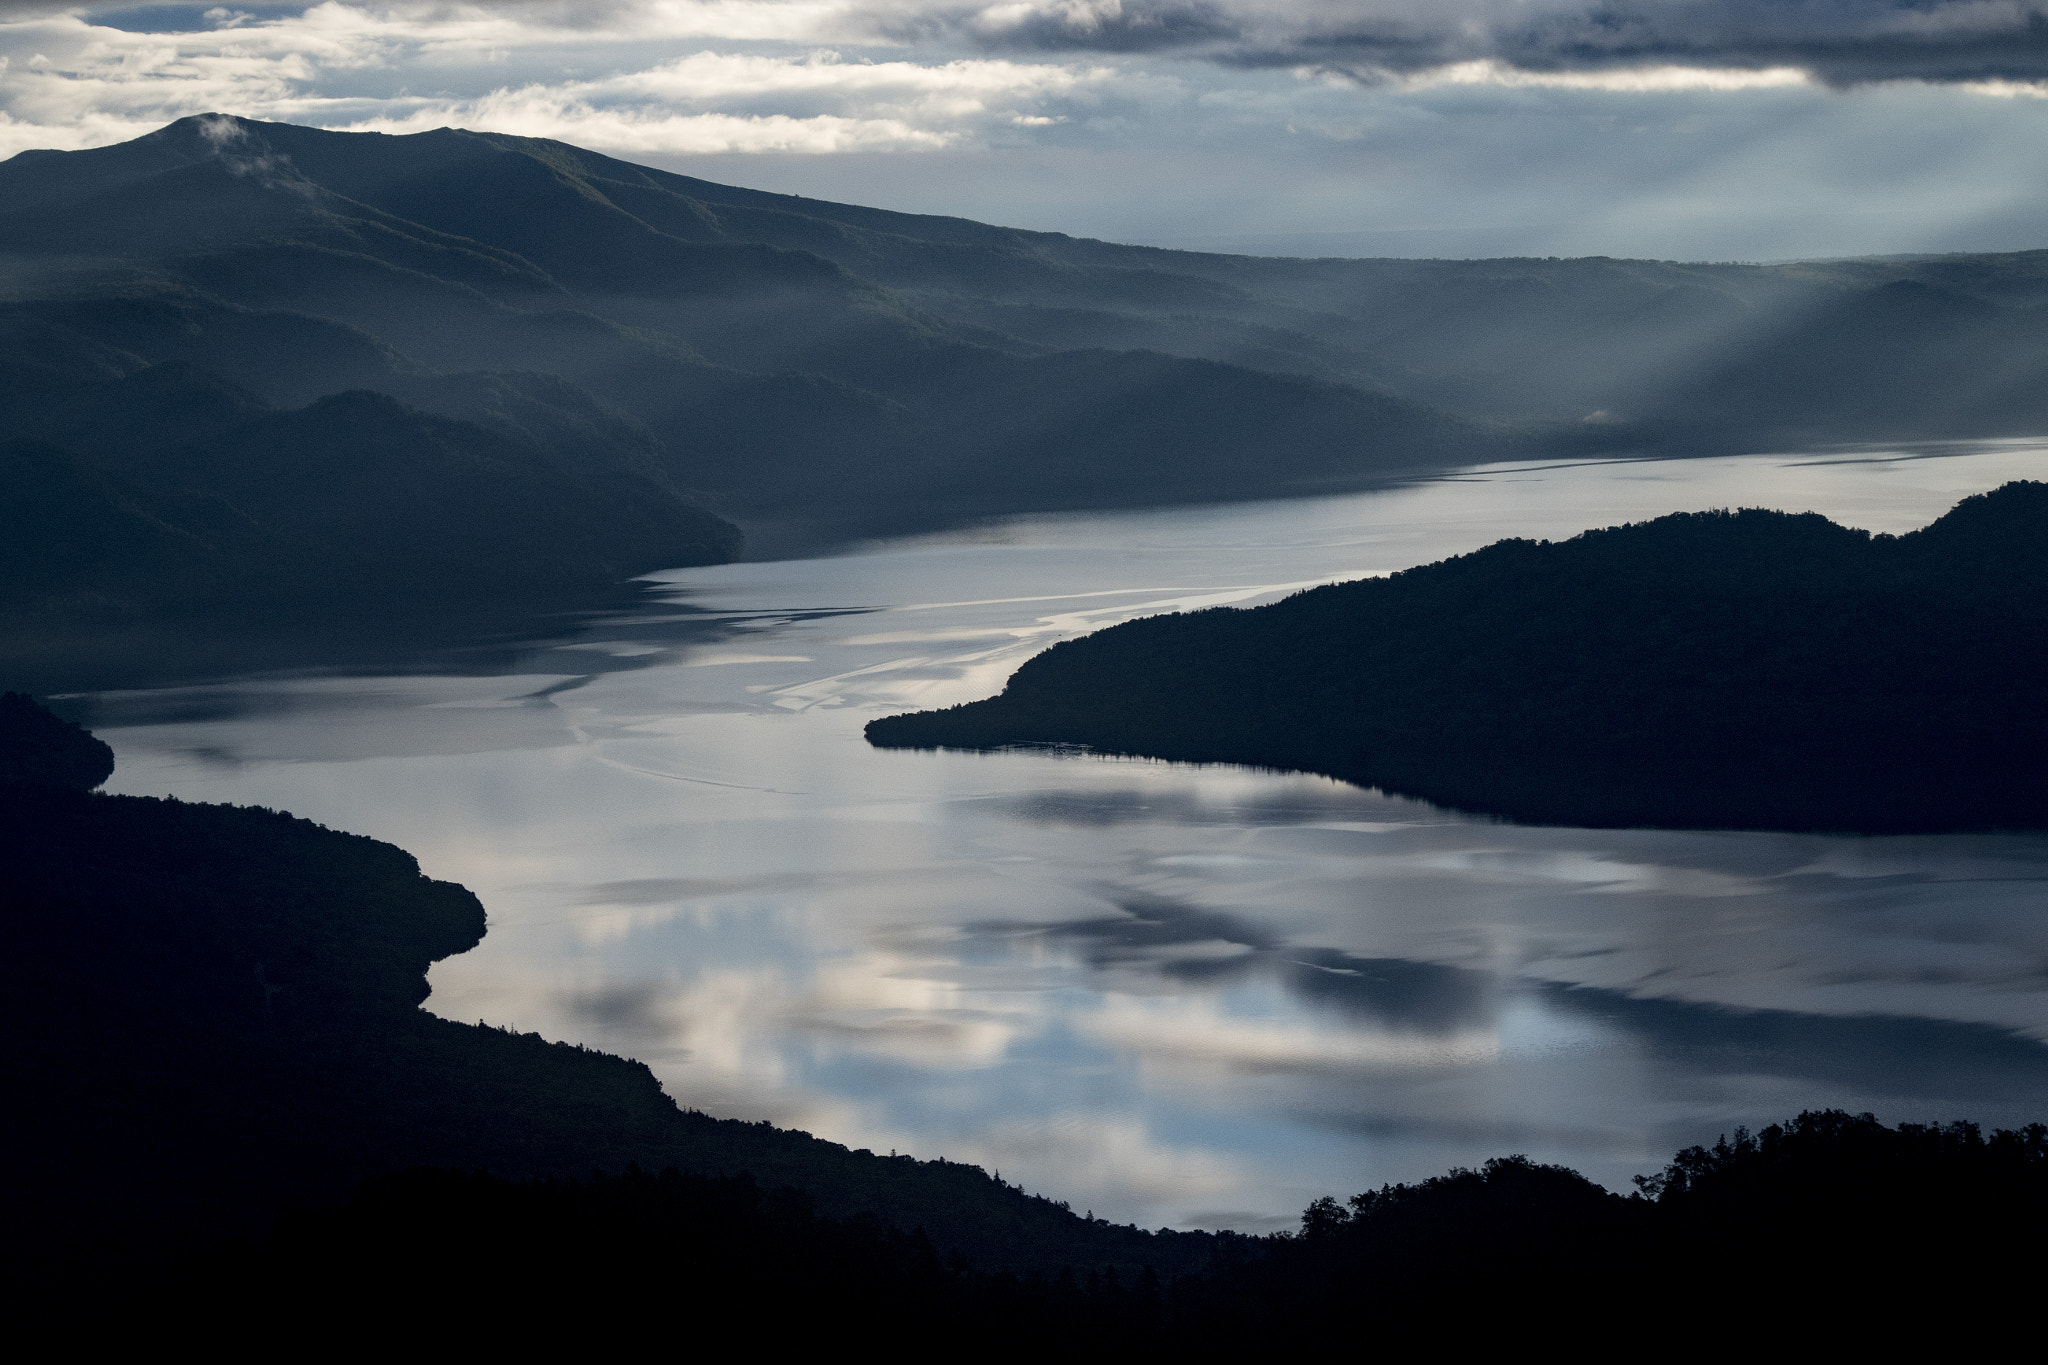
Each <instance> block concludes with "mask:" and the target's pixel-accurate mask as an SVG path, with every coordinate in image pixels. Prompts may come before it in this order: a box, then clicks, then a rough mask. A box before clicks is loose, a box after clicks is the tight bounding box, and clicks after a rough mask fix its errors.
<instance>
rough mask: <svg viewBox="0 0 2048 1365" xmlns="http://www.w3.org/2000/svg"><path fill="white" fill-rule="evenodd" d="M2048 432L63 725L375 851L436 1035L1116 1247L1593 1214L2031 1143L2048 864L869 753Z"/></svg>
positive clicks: (760, 572)
mask: <svg viewBox="0 0 2048 1365" xmlns="http://www.w3.org/2000/svg"><path fill="white" fill-rule="evenodd" d="M2044 472H2048V442H2025V441H2012V442H1999V443H1988V444H1977V445H1972V446H1968V447H1962V446H1955V447H1944V448H1933V449H1920V450H1915V451H1845V452H1842V453H1841V454H1839V455H1822V456H1813V455H1805V456H1744V457H1739V458H1727V459H1712V460H1695V461H1663V462H1643V463H1608V464H1595V465H1578V466H1562V467H1533V466H1528V465H1516V466H1498V467H1492V468H1488V469H1485V470H1479V471H1473V472H1471V473H1469V474H1467V475H1461V476H1458V477H1455V478H1451V479H1446V480H1442V481H1436V482H1429V483H1422V484H1417V485H1414V486H1411V487H1406V488H1402V489H1398V490H1395V491H1391V492H1384V493H1374V494H1360V495H1353V496H1345V497H1337V498H1328V499H1317V500H1311V501H1300V502H1278V503H1264V504H1251V505H1236V506H1228V507H1214V508H1200V509H1192V510H1187V509H1183V510H1175V511H1164V512H1154V513H1142V514H1115V515H1078V516H1057V517H1044V518H1031V519H1025V520H1020V521H1015V522H1008V523H1004V524H1001V525H996V526H991V527H986V528H982V529H981V530H978V531H975V532H971V533H961V534H957V535H951V536H935V537H926V538H921V539H914V540H902V541H894V542H887V543H880V544H875V545H870V546H866V547H862V550H861V552H859V553H855V554H850V555H846V556H842V557H836V558H827V559H814V560H802V561H782V562H771V563H746V564H734V565H727V566H723V567H717V568H708V569H692V570H687V571H679V572H675V573H671V574H666V575H662V576H661V583H662V596H663V598H664V599H665V600H666V601H667V602H668V603H669V605H667V606H656V607H651V608H650V609H648V610H646V611H643V612H640V613H637V614H634V615H631V616H623V617H620V616H614V617H608V618H603V619H599V620H594V621H590V622H586V623H583V624H582V625H580V626H568V625H565V627H564V628H563V630H562V632H561V633H560V634H559V635H557V636H556V637H554V638H551V639H544V640H536V641H534V642H533V643H532V644H531V645H530V647H524V648H520V649H516V650H510V651H504V652H502V653H499V654H493V655H489V656H486V655H481V654H479V655H474V656H459V655H458V656H450V657H449V658H447V659H438V658H437V659H423V660H418V661H415V662H414V664H413V665H412V666H410V667H407V668H403V669H391V670H388V671H386V672H383V673H379V674H373V675H363V674H360V673H353V674H338V673H317V674H306V673H300V674H290V675H277V674H271V675H263V676H251V677H242V678H234V679H228V680H222V681H218V682H213V683H209V684H206V685H201V686H185V687H179V688H166V689H158V690H153V691H131V692H123V693H107V694H100V695H98V696H96V697H93V698H88V699H83V704H84V705H85V706H86V709H87V711H88V712H89V716H90V720H91V723H92V724H93V725H94V726H95V728H96V729H97V730H98V732H99V733H100V734H101V735H102V736H103V737H104V738H106V739H107V740H108V741H109V742H110V743H111V744H112V745H113V746H114V748H115V751H116V753H117V754H118V756H119V760H120V768H119V770H118V771H117V773H116V774H115V777H114V779H113V781H112V783H110V784H109V785H110V789H111V790H116V791H123V792H135V793H153V794H161V793H174V794H176V795H179V796H181V797H185V798H187V799H192V800H206V801H232V802H241V803H254V804H262V805H269V806H276V807H282V808H284V809H288V810H291V811H294V812H296V813H299V814H301V815H304V816H307V817H309V818H312V819H314V820H318V821H320V822H322V823H324V824H328V825H332V826H335V827H337V828H341V829H346V830H352V831H356V832H360V833H364V834H369V835H373V836H376V837H378V838H382V839H388V840H391V841H394V842H396V843H398V844H401V845H403V846H404V847H405V848H407V849H409V850H411V851H412V852H414V853H415V854H417V855H418V857H419V859H420V861H421V863H422V864H423V865H424V867H425V868H426V869H427V871H428V872H429V873H431V874H432V875H434V876H437V877H444V878H452V879H455V880H458V881H461V882H463V883H466V884H467V885H469V886H470V887H472V888H473V889H475V890H476V891H477V892H478V894H479V895H481V896H482V898H483V900H484V903H485V905H486V906H487V907H488V908H489V910H490V915H491V928H490V933H489V936H488V937H487V938H486V939H485V941H484V943H483V945H482V946H481V947H479V948H477V949H475V950H474V951H472V952H470V953H467V954H465V955H463V956H461V957H458V958H456V959H453V960H451V961H448V962H444V963H442V964H441V965H440V966H438V967H437V968H436V969H435V971H434V974H433V985H434V994H433V997H432V999H431V1000H430V1001H429V1008H431V1009H433V1010H435V1011H437V1012H439V1013H442V1014H445V1015H448V1016H451V1017H454V1018H459V1019H484V1020H488V1021H491V1022H493V1023H500V1024H510V1025H514V1026H516V1027H518V1028H520V1029H522V1030H537V1031H539V1032H541V1033H543V1034H545V1035H547V1036H549V1037H552V1038H562V1039H570V1040H574V1041H576V1042H581V1043H586V1044H589V1045H591V1046H593V1047H598V1048H602V1049H605V1050H608V1051H614V1052H619V1053H624V1054H626V1055H629V1056H633V1057H637V1058H640V1059H642V1060H644V1061H645V1062H646V1063H647V1064H648V1065H650V1066H651V1067H652V1068H653V1069H654V1071H655V1072H656V1074H657V1075H658V1076H659V1077H660V1078H661V1080H662V1082H663V1084H664V1085H665V1086H666V1087H667V1088H668V1090H669V1092H670V1093H671V1094H672V1095H674V1096H675V1097H676V1098H677V1099H678V1100H679V1101H680V1102H682V1103H684V1104H686V1105H694V1106H697V1107H700V1108H703V1109H705V1110H708V1111H710V1112H713V1113H716V1114H720V1115H727V1116H733V1117H743V1118H770V1119H773V1120H775V1121H776V1122H778V1123H782V1124H789V1125H795V1126H800V1127H803V1128H806V1129H809V1130H810V1131H813V1132H816V1133H818V1134H820V1135H822V1136H825V1137H829V1138H832V1139H835V1140H837V1141H841V1142H845V1143H848V1144H850V1145H852V1146H856V1147H869V1148H873V1149H876V1150H879V1151H889V1150H891V1149H894V1150H898V1151H908V1152H912V1153H915V1154H917V1155H919V1156H940V1155H943V1156H946V1157H949V1158H953V1159H957V1160H969V1161H974V1162H978V1163H980V1164H982V1165H985V1166H988V1167H991V1168H995V1169H998V1170H1000V1172H1001V1173H1002V1176H1003V1178H1004V1179H1006V1180H1009V1181H1012V1182H1021V1183H1022V1184H1024V1185H1025V1186H1026V1187H1027V1188H1030V1189H1034V1190H1039V1191H1043V1192H1045V1193H1048V1194H1051V1195H1053V1196H1054V1197H1056V1198H1060V1199H1066V1200H1069V1201H1070V1202H1071V1203H1072V1204H1073V1206H1074V1207H1075V1209H1076V1210H1093V1211H1094V1212H1095V1213H1096V1214H1098V1215H1104V1216H1108V1217H1111V1218H1114V1219H1116V1220H1118V1221H1124V1220H1136V1221H1138V1222H1141V1223H1145V1224H1148V1225H1157V1224H1168V1225H1198V1226H1210V1227H1216V1226H1235V1227H1242V1228H1247V1229H1264V1228H1270V1227H1279V1226H1291V1225H1292V1224H1293V1221H1294V1218H1295V1216H1296V1215H1297V1214H1298V1212H1299V1210H1300V1209H1301V1207H1302V1206H1303V1205H1304V1204H1306V1203H1307V1202H1308V1201H1309V1200H1310V1199H1312V1198H1314V1197H1316V1196H1318V1195H1321V1194H1327V1193H1337V1194H1344V1193H1349V1192H1352V1191H1355V1190H1357V1189H1359V1188H1362V1187H1364V1186H1367V1185H1376V1184H1378V1183H1380V1182H1382V1181H1387V1180H1402V1179H1412V1178H1417V1177H1421V1176H1426V1175H1430V1174H1434V1173H1437V1172H1440V1171H1442V1170H1443V1169H1444V1168H1446V1167H1448V1166H1452V1165H1457V1164H1469V1163H1474V1162H1477V1161H1480V1160H1483V1159H1484V1158H1486V1157H1488V1156H1491V1155H1497V1154H1501V1153H1505V1152H1510V1151H1519V1152H1526V1153H1528V1154H1529V1155H1531V1156H1533V1157H1537V1158H1539V1159H1542V1160H1549V1161H1561V1162H1565V1163H1568V1164H1570V1165H1573V1166H1576V1167H1578V1168H1579V1169H1581V1170H1584V1171H1585V1172H1587V1173H1588V1174H1589V1175H1592V1176H1594V1177H1596V1178H1597V1179H1600V1180H1602V1181H1605V1182H1607V1183H1609V1184H1612V1185H1615V1186H1617V1187H1623V1188H1625V1187H1626V1183H1627V1180H1628V1177H1629V1176H1630V1175H1631V1174H1634V1173H1636V1172H1639V1171H1647V1170H1650V1169H1653V1168H1654V1167H1655V1166H1656V1165H1657V1164H1658V1163H1659V1161H1660V1160H1661V1159H1662V1158H1663V1157H1665V1156H1666V1155H1668V1154H1669V1152H1670V1151H1671V1150H1672V1149H1673V1148H1674V1147H1675V1146H1678V1145H1680V1144H1684V1143H1689V1142H1694V1141H1699V1140H1711V1139H1712V1138H1713V1137H1714V1136H1715V1135H1716V1134H1717V1133H1720V1132H1724V1131H1727V1130H1728V1129H1730V1128H1731V1127H1732V1126H1734V1125H1735V1124H1738V1123H1747V1124H1750V1125H1752V1126H1754V1125H1758V1124H1761V1123H1764V1122H1768V1121H1770V1120H1771V1119H1774V1118H1779V1117H1784V1116H1786V1115H1788V1114H1790V1113H1793V1112H1796V1111H1797V1110H1799V1109H1801V1108H1808V1107H1816V1106H1829V1105H1836V1106H1842V1107H1845V1108H1849V1109H1855V1110H1861V1109H1870V1110H1874V1111H1876V1112H1877V1113H1878V1114H1879V1116H1880V1117H1883V1118H1886V1119H1888V1120H1900V1119H1913V1120H1925V1119H1930V1118H1949V1117H1957V1116H1969V1117H1975V1118H1978V1119H1980V1120H1983V1121H1986V1122H1989V1123H2007V1124H2009V1123H2015V1122H2022V1121H2028V1120H2034V1119H2043V1118H2048V1048H2044V1046H2043V1040H2044V1039H2048V837H2033V836H2025V837H2019V836H2013V837H2003V836H2001V837H1954V836H1950V837H1926V838H1882V839H1877V838H1828V837H1815V836H1803V835H1802V836H1794V835H1770V834H1728V833H1669V832H1642V831H1588V830H1576V829H1550V828H1528V827H1516V826H1509V825H1502V824H1497V823H1492V822H1488V821H1485V820H1479V819H1469V818H1465V817H1460V816H1453V815H1449V814H1446V813H1443V812H1440V811H1437V810H1435V809H1432V808H1431V807H1428V806H1426V805H1422V804H1419V803H1416V802H1410V801H1404V800H1398V799H1392V798H1388V797H1384V796H1381V795H1378V794H1376V793H1373V792H1368V791H1361V790H1358V789H1355V788H1351V787H1347V786H1344V785H1341V784H1338V783H1335V782H1330V781H1326V780H1323V779H1318V778H1311V777H1303V776H1290V775H1284V774H1269V773H1260V772H1253V771H1248V770H1243V769H1231V768H1189V767H1179V766H1172V765H1166V764H1159V763H1152V762H1141V761H1128V760H1109V759H1100V758H1094V757H1090V756H1087V755H1072V754H1059V753H1052V752H1043V751H1041V752H1029V753H1005V754H998V755H986V756H984V755H969V754H932V753H911V752H889V751H877V750H873V749H870V748H869V747H868V746H867V745H866V744H865V743H864V742H863V740H862V739H861V734H860V731H861V726H862V725H863V724H864V723H865V722H866V721H867V720H869V719H871V718H872V717H874V716H876V715H879V714H884V713H888V712H892V711H899V710H904V709H907V708H911V707H923V706H930V705H940V704H949V703H952V702H955V701H964V700H968V699H971V698H975V697H980V696H984V695H987V694H989V693H990V692H992V691H994V690H996V689H997V688H998V687H1000V685H1001V682H1002V680H1003V678H1004V677H1006V676H1007V675H1008V673H1009V672H1010V671H1011V670H1012V669H1013V668H1015V666H1016V665H1017V664H1018V663H1019V662H1021V661H1022V660H1023V659H1025V658H1027V657H1029V656H1030V655H1031V654H1033V653H1035V652H1037V651H1038V650H1040V649H1042V648H1044V647H1045V646H1046V645H1048V644H1050V643H1052V642H1053V641H1055V640H1058V639H1061V638H1065V637H1067V636H1071V635H1074V634H1077V633H1081V632H1084V631H1088V630H1092V629H1096V628H1099V627H1101V626H1104V625H1108V624H1111V623H1114V622H1116V621H1120V620H1124V619H1127V618H1129V617H1132V616H1137V615H1146V614H1153V613H1157V612H1161V611H1168V610H1176V609H1186V608H1191V607H1200V606H1210V605H1219V604H1229V605H1250V604H1254V603H1258V602H1264V601H1270V600H1272V599H1273V598H1275V597H1277V596H1279V595H1282V594H1284V593H1286V592H1288V591H1290V590H1293V589H1295V588H1298V587H1301V586H1305V585H1308V584H1311V583H1317V582H1325V581H1330V580H1333V579H1343V578H1351V577H1357V576H1360V575H1363V574H1370V573H1378V572H1384V571H1388V570H1393V569H1399V568H1404V567H1408V566H1410V565H1414V564H1418V563H1423V562H1427V561H1430V560H1434V559H1438V558H1441V557H1443V556H1444V555H1447V554H1453V553H1457V552H1461V551H1465V550H1470V549H1474V548H1477V547H1478V546H1481V545H1483V544H1486V543H1488V542H1490V541H1492V540H1495V539H1498V538H1500V537H1502V536H1506V535H1529V536H1543V537H1558V536H1564V535H1569V534H1571V533H1573V532H1576V531H1578V530H1580V529H1583V528H1585V527H1588V526H1600V525H1609V524H1613V523H1615V522H1619V521H1625V520H1636V519H1641V518H1644V517H1648V516H1653V515H1657V514H1661V513H1664V512H1670V511H1679V510H1691V509H1698V508H1703V507H1717V506H1768V507H1778V508H1784V509H1788V510H1807V509H1812V510H1816V511H1820V512H1823V513H1826V514H1828V515H1830V516H1832V517H1835V518H1836V519H1838V520H1841V521H1844V522H1847V523H1849V524H1852V525H1858V526H1866V527H1870V528H1872V529H1876V530H1885V531H1903V530H1908V529H1911V528H1913V527H1915V526H1918V525H1922V524H1924V523H1925V522H1927V521H1928V520H1931V519H1932V518H1933V517H1934V516H1936V515H1939V514H1940V513H1941V512H1942V511H1945V510H1946V509H1947V508H1948V507H1949V506H1950V505H1952V504H1953V503H1954V502H1955V501H1956V500H1957V499H1958V498H1960V497H1962V496H1965V495H1967V494H1970V493H1974V492H1979V491H1982V490H1985V489H1988V488H1991V487H1994V486H1996V485H1998V484H2000V483H2003V482H2005V481H2006V480H2008V479H2012V478H2019V477H2039V476H2041V475H2042V474H2043V473H2044Z"/></svg>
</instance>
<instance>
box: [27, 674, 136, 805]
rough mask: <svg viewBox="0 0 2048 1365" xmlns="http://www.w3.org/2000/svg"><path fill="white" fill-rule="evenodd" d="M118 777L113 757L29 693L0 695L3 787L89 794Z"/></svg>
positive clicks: (97, 742) (90, 734)
mask: <svg viewBox="0 0 2048 1365" xmlns="http://www.w3.org/2000/svg"><path fill="white" fill-rule="evenodd" d="M113 773H114V751H113V750H112V749H110V748H108V747H107V745H106V742H105V741H104V740H101V739H98V738H96V737H95V736H94V735H93V734H92V733H91V732H89V731H87V730H85V729H84V728H82V727H80V726H77V725H73V724H72V723H71V722H70V721H67V720H63V719H61V718H59V717H57V716H54V715H52V714H50V712H49V711H47V710H45V709H44V708H43V707H41V706H39V705H37V704H36V700H35V698H34V697H31V696H29V695H28V694H27V693H26V692H0V787H4V786H9V785H27V786H33V787H61V788H65V789H68V790H72V791H91V790H92V789H93V788H94V787H97V786H98V785H99V784H100V783H102V782H104V781H106V780H107V779H108V778H109V777H111V776H113Z"/></svg>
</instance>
